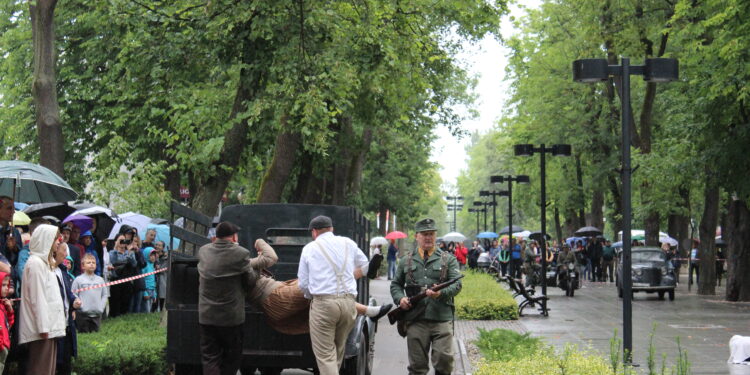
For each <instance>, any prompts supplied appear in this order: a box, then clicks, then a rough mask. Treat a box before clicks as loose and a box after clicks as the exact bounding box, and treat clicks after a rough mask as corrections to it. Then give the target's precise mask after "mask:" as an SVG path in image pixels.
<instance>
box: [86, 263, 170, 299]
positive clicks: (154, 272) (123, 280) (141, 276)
mask: <svg viewBox="0 0 750 375" xmlns="http://www.w3.org/2000/svg"><path fill="white" fill-rule="evenodd" d="M168 269H169V268H160V269H158V270H156V271H151V272H147V273H142V274H140V275H135V276H131V277H126V278H124V279H120V280H115V281H110V282H108V283H104V284H99V285H93V286H87V287H85V288H81V289H76V290H74V291H73V293H80V292H85V291H87V290H91V289H99V288H104V287H105V286H111V285H117V284H122V283H126V282H128V281H133V280H137V279H141V278H144V277H146V276H151V275H155V274H157V273H159V272H164V271H166V270H168Z"/></svg>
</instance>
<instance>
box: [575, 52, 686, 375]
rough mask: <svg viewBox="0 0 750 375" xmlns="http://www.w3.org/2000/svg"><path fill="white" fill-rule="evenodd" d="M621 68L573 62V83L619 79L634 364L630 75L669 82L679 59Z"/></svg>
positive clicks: (625, 321)
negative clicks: (611, 78) (610, 78)
mask: <svg viewBox="0 0 750 375" xmlns="http://www.w3.org/2000/svg"><path fill="white" fill-rule="evenodd" d="M620 60H621V64H620V65H609V63H608V62H607V60H606V59H582V60H576V61H573V80H574V81H576V82H581V83H596V82H604V81H607V80H608V79H609V77H610V76H612V77H620V80H621V85H620V107H621V109H620V110H621V112H622V118H621V126H622V147H621V148H622V150H621V151H622V169H621V170H620V175H621V179H622V280H621V283H622V293H623V299H622V342H623V346H622V350H623V362H624V363H627V364H632V362H633V354H632V353H633V321H632V320H633V315H632V313H633V306H632V301H631V298H632V295H633V294H632V287H633V285H632V284H633V279H632V276H633V275H632V274H631V272H632V260H631V243H630V241H631V238H630V237H631V233H630V228H631V220H632V207H631V201H630V198H631V197H630V194H631V182H630V177H631V174H632V172H633V171H632V169H631V168H630V144H631V140H630V121H631V120H630V117H631V114H630V75H631V74H638V75H642V76H643V80H644V81H646V82H654V83H659V82H670V81H675V80H677V78H678V76H679V64H678V62H677V59H665V58H655V59H646V61H645V64H644V65H632V66H631V65H630V59H629V58H627V57H623V58H621V59H620Z"/></svg>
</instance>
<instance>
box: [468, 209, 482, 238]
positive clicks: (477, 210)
mask: <svg viewBox="0 0 750 375" xmlns="http://www.w3.org/2000/svg"><path fill="white" fill-rule="evenodd" d="M482 211H484V210H482V209H479V208H470V209H469V212H476V214H477V233H479V213H480V212H482Z"/></svg>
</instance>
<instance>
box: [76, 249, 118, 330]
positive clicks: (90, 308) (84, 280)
mask: <svg viewBox="0 0 750 375" xmlns="http://www.w3.org/2000/svg"><path fill="white" fill-rule="evenodd" d="M82 263H83V273H82V274H81V275H80V276H78V277H76V279H75V280H73V286H72V287H71V288H72V289H73V290H74V291H76V290H78V289H83V288H88V287H90V286H94V285H101V284H104V279H102V278H101V276H97V275H96V274H95V273H94V272H95V271H96V258H95V257H94V256H93V255H92V254H86V255H84V256H83V261H82ZM77 294H78V298H80V299H81V311H79V312H78V313H77V314H76V326H77V327H78V331H80V332H98V331H99V327H100V326H101V322H102V313H104V307H105V306H106V305H107V298H108V297H109V289H108V288H106V287H103V288H96V289H91V290H86V291H83V292H78V293H77Z"/></svg>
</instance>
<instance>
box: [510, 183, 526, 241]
mask: <svg viewBox="0 0 750 375" xmlns="http://www.w3.org/2000/svg"><path fill="white" fill-rule="evenodd" d="M508 238H509V240H510V242H509V243H510V252H511V253H512V252H513V181H511V176H508ZM521 251H523V249H521Z"/></svg>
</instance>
